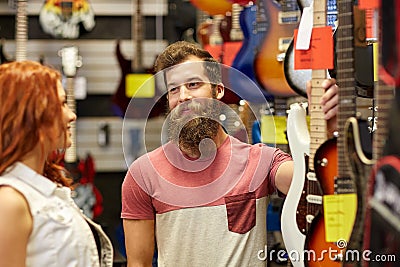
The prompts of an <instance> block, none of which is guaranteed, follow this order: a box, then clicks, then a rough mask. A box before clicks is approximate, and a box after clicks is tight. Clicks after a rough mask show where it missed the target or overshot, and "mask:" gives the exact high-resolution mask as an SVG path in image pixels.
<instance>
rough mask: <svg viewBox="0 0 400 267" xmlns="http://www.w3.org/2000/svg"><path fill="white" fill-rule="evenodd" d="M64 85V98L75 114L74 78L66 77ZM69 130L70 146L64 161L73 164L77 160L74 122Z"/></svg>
mask: <svg viewBox="0 0 400 267" xmlns="http://www.w3.org/2000/svg"><path fill="white" fill-rule="evenodd" d="M66 82H67V84H66V97H67V105H68V107H69V108H70V109H71V110H72V111H73V112H74V113H76V104H75V93H74V78H72V77H67V81H66ZM70 125H71V128H70V131H71V142H72V144H71V146H70V147H69V148H67V149H66V150H65V155H64V161H65V162H67V163H75V162H76V160H77V155H76V122H75V121H73V122H71V123H70Z"/></svg>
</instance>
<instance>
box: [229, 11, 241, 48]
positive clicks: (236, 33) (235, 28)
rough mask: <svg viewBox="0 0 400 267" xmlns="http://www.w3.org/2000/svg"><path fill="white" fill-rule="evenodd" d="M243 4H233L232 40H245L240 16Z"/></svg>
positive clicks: (230, 35)
mask: <svg viewBox="0 0 400 267" xmlns="http://www.w3.org/2000/svg"><path fill="white" fill-rule="evenodd" d="M242 9H243V8H242V6H241V5H239V4H232V29H231V31H230V33H229V37H230V39H231V41H241V40H243V32H242V29H241V28H240V23H239V16H240V12H241V11H242Z"/></svg>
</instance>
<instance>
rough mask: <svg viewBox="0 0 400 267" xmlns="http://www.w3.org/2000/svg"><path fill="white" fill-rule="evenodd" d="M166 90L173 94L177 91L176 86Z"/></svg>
mask: <svg viewBox="0 0 400 267" xmlns="http://www.w3.org/2000/svg"><path fill="white" fill-rule="evenodd" d="M168 92H169V93H170V94H175V93H176V92H178V87H174V88H171V89H169V90H168Z"/></svg>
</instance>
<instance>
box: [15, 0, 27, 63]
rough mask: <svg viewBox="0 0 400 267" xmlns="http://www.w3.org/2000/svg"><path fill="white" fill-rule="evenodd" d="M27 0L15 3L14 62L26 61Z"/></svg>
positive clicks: (19, 0)
mask: <svg viewBox="0 0 400 267" xmlns="http://www.w3.org/2000/svg"><path fill="white" fill-rule="evenodd" d="M27 6H28V3H27V0H18V1H17V13H16V16H15V20H16V27H15V42H16V43H15V47H16V49H15V60H16V61H24V60H26V45H27V41H28V18H27Z"/></svg>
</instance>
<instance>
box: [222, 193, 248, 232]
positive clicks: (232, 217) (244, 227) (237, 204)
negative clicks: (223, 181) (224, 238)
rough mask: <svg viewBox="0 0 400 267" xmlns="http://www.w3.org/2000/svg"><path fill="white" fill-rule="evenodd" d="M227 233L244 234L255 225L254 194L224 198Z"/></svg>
mask: <svg viewBox="0 0 400 267" xmlns="http://www.w3.org/2000/svg"><path fill="white" fill-rule="evenodd" d="M225 205H226V214H227V218H228V228H229V231H231V232H234V233H238V234H245V233H247V232H248V231H250V230H251V229H252V228H253V227H254V226H255V225H256V194H255V192H248V193H244V194H238V195H233V196H227V197H225Z"/></svg>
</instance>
